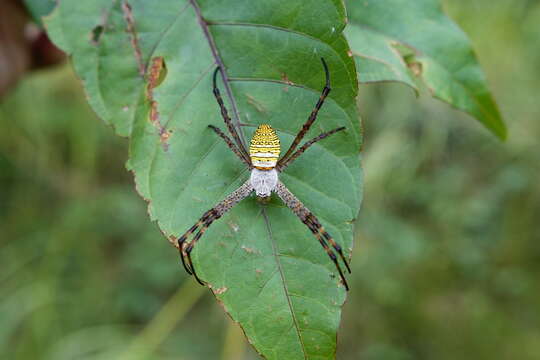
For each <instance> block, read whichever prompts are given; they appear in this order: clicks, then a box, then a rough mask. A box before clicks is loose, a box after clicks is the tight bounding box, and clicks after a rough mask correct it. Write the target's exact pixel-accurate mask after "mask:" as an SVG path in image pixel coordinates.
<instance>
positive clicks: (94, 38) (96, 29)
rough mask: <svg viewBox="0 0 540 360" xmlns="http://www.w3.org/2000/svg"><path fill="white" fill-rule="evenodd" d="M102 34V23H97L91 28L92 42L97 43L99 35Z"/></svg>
mask: <svg viewBox="0 0 540 360" xmlns="http://www.w3.org/2000/svg"><path fill="white" fill-rule="evenodd" d="M102 34H103V25H97V26H96V27H94V28H93V29H92V39H91V41H92V44H94V45H97V44H98V43H99V39H100V38H101V35H102Z"/></svg>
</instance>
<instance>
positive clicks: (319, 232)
mask: <svg viewBox="0 0 540 360" xmlns="http://www.w3.org/2000/svg"><path fill="white" fill-rule="evenodd" d="M274 191H275V192H276V194H277V195H278V196H279V198H280V199H281V200H282V201H283V202H284V203H285V205H287V207H288V208H289V209H291V210H292V212H293V213H294V214H295V215H296V216H298V217H299V218H300V221H302V222H303V223H304V224H305V225H306V226H307V227H308V228H309V230H311V232H312V233H313V235H315V237H317V239H318V240H319V242H320V243H321V245H322V247H323V248H324V250H325V251H326V253H327V254H328V256H329V257H330V259H332V262H333V263H334V265H336V268H337V270H338V272H339V276H340V277H341V281H342V282H343V285H344V286H345V289H346V290H349V284H347V280H346V279H345V276H344V275H343V271H342V270H341V266H340V265H339V262H338V260H337V257H336V254H334V252H333V251H332V250H331V249H330V247H329V246H328V243H330V245H332V247H333V248H334V250H335V251H337V253H338V254H339V256H340V257H341V260H342V261H343V263H344V264H345V266H346V267H347V270H348V271H349V273H350V272H351V268H350V267H349V264H348V263H347V260H346V259H345V256H344V255H343V250H342V249H341V246H339V245H338V244H337V243H336V242H335V240H334V239H333V238H332V237H331V236H330V234H328V233H327V232H326V230H324V227H323V226H322V225H321V223H320V222H319V220H318V219H317V218H316V217H315V215H313V213H312V212H311V211H309V209H308V208H307V207H306V206H305V205H304V204H302V202H301V201H300V200H298V198H297V197H296V196H294V194H293V193H292V192H291V191H290V190H289V189H287V187H286V186H285V185H283V183H282V182H281V181H278V183H277V185H276V187H275V189H274Z"/></svg>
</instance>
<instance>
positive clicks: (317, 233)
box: [302, 219, 350, 291]
mask: <svg viewBox="0 0 540 360" xmlns="http://www.w3.org/2000/svg"><path fill="white" fill-rule="evenodd" d="M302 222H303V223H304V224H305V225H307V227H308V228H309V229H310V230H311V232H312V233H313V235H315V237H317V239H318V240H319V242H320V243H321V245H322V247H323V248H324V250H325V251H326V253H327V254H328V256H329V257H330V259H331V260H332V262H333V263H334V265H336V269H337V271H338V272H339V276H340V277H341V281H342V282H343V285H344V286H345V289H346V290H347V291H349V284H348V283H347V280H346V279H345V275H343V271H342V270H341V266H340V265H339V262H338V260H337V257H336V254H334V252H333V251H332V249H330V247H329V246H328V243H327V242H326V241H325V240H324V237H323V236H322V235H321V232H320V231H319V230H318V229H317V228H316V227H315V226H314V225H313V223H311V222H310V221H309V220H308V219H306V220H305V221H302ZM345 265H347V263H345ZM348 268H349V266H348V265H347V269H348ZM349 272H350V271H349Z"/></svg>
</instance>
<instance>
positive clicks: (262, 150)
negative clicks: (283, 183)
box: [249, 124, 281, 171]
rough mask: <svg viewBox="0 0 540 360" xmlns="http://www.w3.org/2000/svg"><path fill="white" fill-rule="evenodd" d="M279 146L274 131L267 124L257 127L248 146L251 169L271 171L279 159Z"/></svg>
mask: <svg viewBox="0 0 540 360" xmlns="http://www.w3.org/2000/svg"><path fill="white" fill-rule="evenodd" d="M280 152H281V146H280V143H279V138H278V136H277V134H276V131H275V130H274V129H273V128H272V127H271V126H270V125H267V124H262V125H259V127H258V128H257V130H255V134H253V138H252V139H251V144H250V146H249V156H250V157H251V163H252V164H253V167H254V168H256V169H259V170H263V171H264V170H266V171H267V170H272V169H273V168H275V167H276V164H277V161H278V159H279V153H280Z"/></svg>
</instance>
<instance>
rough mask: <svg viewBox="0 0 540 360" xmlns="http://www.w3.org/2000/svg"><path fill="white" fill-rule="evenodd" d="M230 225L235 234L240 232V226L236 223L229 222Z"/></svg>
mask: <svg viewBox="0 0 540 360" xmlns="http://www.w3.org/2000/svg"><path fill="white" fill-rule="evenodd" d="M228 225H229V227H230V228H231V229H232V231H234V232H238V230H240V226H238V224H236V223H233V222H231V221H229V223H228Z"/></svg>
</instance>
